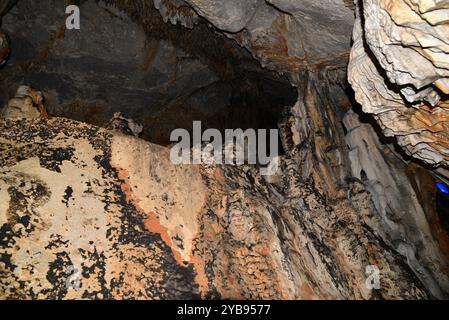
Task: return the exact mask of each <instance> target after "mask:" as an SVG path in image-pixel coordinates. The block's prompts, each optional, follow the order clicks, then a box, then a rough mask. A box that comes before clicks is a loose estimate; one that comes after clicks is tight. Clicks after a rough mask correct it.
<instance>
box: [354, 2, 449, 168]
mask: <svg viewBox="0 0 449 320" xmlns="http://www.w3.org/2000/svg"><path fill="white" fill-rule="evenodd" d="M448 19H449V11H448V7H447V4H446V5H445V2H444V1H443V2H442V1H432V0H430V1H416V0H394V1H390V0H364V1H362V2H361V4H360V5H359V6H358V11H357V19H356V23H355V26H354V34H353V38H354V45H353V48H352V52H351V59H350V63H349V71H348V74H349V81H350V83H351V85H352V87H353V89H354V91H355V97H356V99H357V101H358V102H359V103H360V104H361V105H362V108H363V111H364V112H366V113H370V114H373V115H374V117H375V118H376V120H377V122H378V123H379V125H380V127H381V129H382V131H383V133H384V134H385V135H386V136H389V137H396V139H397V142H398V144H399V145H400V146H401V147H402V148H403V149H404V150H405V152H406V153H407V154H408V155H410V156H412V157H414V158H417V159H419V160H421V161H423V162H424V163H427V164H430V165H433V166H435V167H446V168H447V167H448V165H449V102H448V100H447V99H448V97H447V94H448V92H449V83H448V81H449V78H448V77H449V38H448V34H449V24H448Z"/></svg>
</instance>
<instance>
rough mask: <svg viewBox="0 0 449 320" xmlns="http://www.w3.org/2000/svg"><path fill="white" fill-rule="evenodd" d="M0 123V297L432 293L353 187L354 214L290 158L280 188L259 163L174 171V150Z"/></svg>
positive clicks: (49, 125)
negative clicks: (371, 280)
mask: <svg viewBox="0 0 449 320" xmlns="http://www.w3.org/2000/svg"><path fill="white" fill-rule="evenodd" d="M0 127H1V130H0V142H1V143H0V149H1V150H2V152H1V153H0V166H1V171H2V174H1V175H0V200H1V201H0V203H1V204H2V206H1V207H0V219H1V220H0V222H1V223H0V224H1V229H0V230H1V232H0V241H1V246H0V255H1V256H2V257H3V258H2V263H1V264H0V268H1V272H0V275H1V276H0V297H1V298H3V299H5V298H58V299H59V298H100V299H110V298H125V299H126V298H150V299H161V298H194V297H197V296H201V297H203V298H212V297H214V298H252V299H260V298H287V299H293V298H326V299H329V298H370V297H371V298H372V297H381V298H418V297H428V292H427V290H426V289H424V287H423V286H422V285H421V284H420V282H419V281H418V280H417V278H415V276H414V275H413V273H412V272H411V270H410V269H409V268H408V267H407V266H406V265H405V264H404V263H403V262H402V259H403V258H402V257H401V256H400V255H398V254H397V253H395V252H394V250H391V249H390V248H389V247H388V245H386V244H385V243H384V242H383V241H382V240H381V239H380V238H379V237H378V236H377V235H376V233H375V232H373V231H372V230H371V229H370V228H369V227H368V226H367V225H366V224H365V222H364V219H365V217H367V216H369V215H370V209H369V204H368V203H369V198H368V195H367V193H365V192H359V191H356V190H358V189H357V188H358V187H357V185H356V184H355V185H354V186H353V189H352V196H351V197H352V198H353V199H352V201H353V203H359V204H360V207H358V208H357V207H354V206H353V205H352V204H351V203H350V202H349V201H348V200H344V199H343V198H342V199H339V200H338V201H335V200H330V199H329V198H328V197H327V196H326V195H325V194H323V193H321V192H320V191H319V189H317V188H316V187H315V186H314V183H313V180H310V179H309V180H306V181H305V182H299V181H298V179H297V177H298V176H299V175H298V173H297V172H296V169H295V166H294V165H292V164H291V163H290V164H289V161H288V160H287V159H285V160H283V164H282V168H283V171H284V172H285V177H284V179H285V185H283V187H282V188H281V189H279V191H277V192H276V191H275V190H274V189H273V186H271V185H267V184H266V182H265V180H264V179H262V178H261V177H260V176H259V175H258V170H257V169H256V168H252V167H248V166H242V167H234V166H225V167H208V168H205V167H201V166H174V165H172V164H171V162H170V161H169V159H168V149H165V148H163V147H159V146H155V145H152V144H149V143H147V142H144V141H142V140H139V139H136V138H134V137H131V136H124V135H119V134H115V135H114V134H112V133H110V132H108V131H106V130H104V129H100V128H97V127H94V126H90V125H87V124H83V123H79V122H75V121H71V120H66V119H60V118H54V119H51V120H46V119H36V120H1V122H0ZM280 194H282V195H280ZM355 199H357V200H355ZM367 265H377V266H378V267H379V269H380V272H381V275H382V277H381V286H382V287H381V290H375V291H370V290H368V289H367V288H366V286H365V281H366V274H365V268H366V266H367ZM70 267H72V268H73V267H74V268H75V269H71V268H70ZM73 270H75V271H79V273H74V271H73ZM75 275H78V276H79V280H80V285H81V288H79V289H78V290H76V289H73V288H71V287H70V288H69V289H67V286H66V285H67V281H69V283H70V281H71V280H74V276H75Z"/></svg>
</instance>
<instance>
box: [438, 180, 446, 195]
mask: <svg viewBox="0 0 449 320" xmlns="http://www.w3.org/2000/svg"><path fill="white" fill-rule="evenodd" d="M437 188H438V189H439V190H440V191H441V192H443V193H444V194H449V187H448V186H447V185H445V184H444V183H441V182H437Z"/></svg>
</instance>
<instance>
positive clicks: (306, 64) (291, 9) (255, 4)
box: [186, 0, 354, 84]
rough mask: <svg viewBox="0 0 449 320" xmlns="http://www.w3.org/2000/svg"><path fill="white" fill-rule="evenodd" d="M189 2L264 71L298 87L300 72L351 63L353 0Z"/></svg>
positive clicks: (188, 0)
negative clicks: (266, 68)
mask: <svg viewBox="0 0 449 320" xmlns="http://www.w3.org/2000/svg"><path fill="white" fill-rule="evenodd" d="M186 2H188V3H189V4H191V5H192V6H193V7H194V8H196V9H197V13H198V14H199V15H201V16H202V17H204V18H206V19H207V20H208V21H210V22H211V23H212V24H213V25H214V26H215V27H217V28H218V29H221V30H223V31H224V32H225V34H227V36H229V37H231V38H233V39H235V40H236V41H237V42H238V43H239V44H240V45H241V46H243V47H245V48H247V49H248V50H249V51H250V52H251V53H252V55H253V56H254V57H255V58H256V59H258V60H259V61H260V63H261V64H262V65H263V66H265V67H268V68H270V69H273V70H276V71H278V72H281V73H285V74H287V75H289V77H290V78H291V80H292V82H293V83H295V84H296V81H295V80H296V76H297V73H298V71H299V70H303V69H316V68H321V67H323V66H337V67H343V66H344V65H345V64H346V63H347V60H348V51H349V48H350V40H351V39H350V36H349V34H350V30H351V29H352V25H353V21H354V17H353V16H354V13H353V10H352V4H351V2H350V1H346V2H345V1H340V0H327V1H314V0H306V1H293V0H270V1H263V0H251V1H237V0H235V1H225V2H223V1H215V0H187V1H186ZM218 3H219V4H218Z"/></svg>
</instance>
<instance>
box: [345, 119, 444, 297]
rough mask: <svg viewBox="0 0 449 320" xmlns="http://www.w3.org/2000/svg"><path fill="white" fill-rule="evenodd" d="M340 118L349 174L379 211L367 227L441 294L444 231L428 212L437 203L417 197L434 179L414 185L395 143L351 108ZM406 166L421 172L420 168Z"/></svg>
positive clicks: (416, 173)
mask: <svg viewBox="0 0 449 320" xmlns="http://www.w3.org/2000/svg"><path fill="white" fill-rule="evenodd" d="M343 123H344V125H345V128H346V129H347V131H348V133H347V134H346V142H347V144H348V147H349V149H350V151H349V158H350V162H351V170H352V176H353V177H354V178H357V179H359V180H360V181H362V182H363V184H364V186H365V188H366V190H367V191H368V192H369V193H370V194H371V196H372V201H373V203H374V205H375V207H376V211H377V213H378V216H377V219H378V222H377V225H376V224H374V225H371V228H372V229H373V230H377V232H379V233H380V234H382V237H383V238H384V239H385V241H387V242H389V243H390V245H391V246H392V247H394V248H395V249H396V250H397V251H398V252H400V253H401V254H402V255H403V256H404V257H405V258H406V260H407V263H408V264H409V265H410V266H411V268H412V269H413V270H414V271H415V272H416V274H420V279H421V280H422V281H423V282H424V283H426V286H427V287H428V288H429V290H431V292H432V293H433V294H434V295H435V296H442V295H443V292H442V291H444V290H446V291H447V289H448V288H449V287H448V286H447V284H448V283H449V278H448V269H447V268H448V266H447V263H446V257H445V255H446V256H448V254H449V251H448V250H447V249H448V247H447V240H448V236H447V234H446V235H444V234H443V235H442V236H441V237H438V236H437V237H435V235H436V234H437V232H435V231H436V230H435V226H434V225H432V221H433V220H434V219H433V218H432V217H428V216H427V215H433V217H435V216H437V214H436V212H435V208H432V207H429V206H427V205H425V204H427V203H428V201H429V199H426V200H425V201H423V200H422V198H420V194H425V192H426V191H425V189H426V188H429V189H430V190H432V191H433V189H434V187H433V183H431V182H430V183H424V182H423V181H421V183H420V184H421V186H420V188H416V187H415V186H414V185H413V184H414V181H413V179H410V172H407V171H406V170H404V166H403V163H402V162H401V161H400V160H399V159H400V156H399V155H398V154H396V152H395V151H394V147H393V145H392V144H389V145H386V144H383V143H381V142H380V141H379V138H378V136H377V134H376V133H375V132H374V129H373V127H372V126H371V125H370V124H368V123H361V122H360V120H359V116H358V115H357V114H355V113H354V112H353V111H349V112H348V113H347V114H346V115H345V117H344V119H343ZM410 170H411V171H412V173H411V174H412V175H414V176H416V177H419V170H416V169H410ZM413 171H415V172H413ZM415 179H416V178H415ZM398 186H400V189H398ZM423 189H424V190H423ZM404 199H407V201H404ZM426 212H427V214H426ZM426 266H430V268H426ZM440 286H442V287H443V290H442V289H441V288H440Z"/></svg>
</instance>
